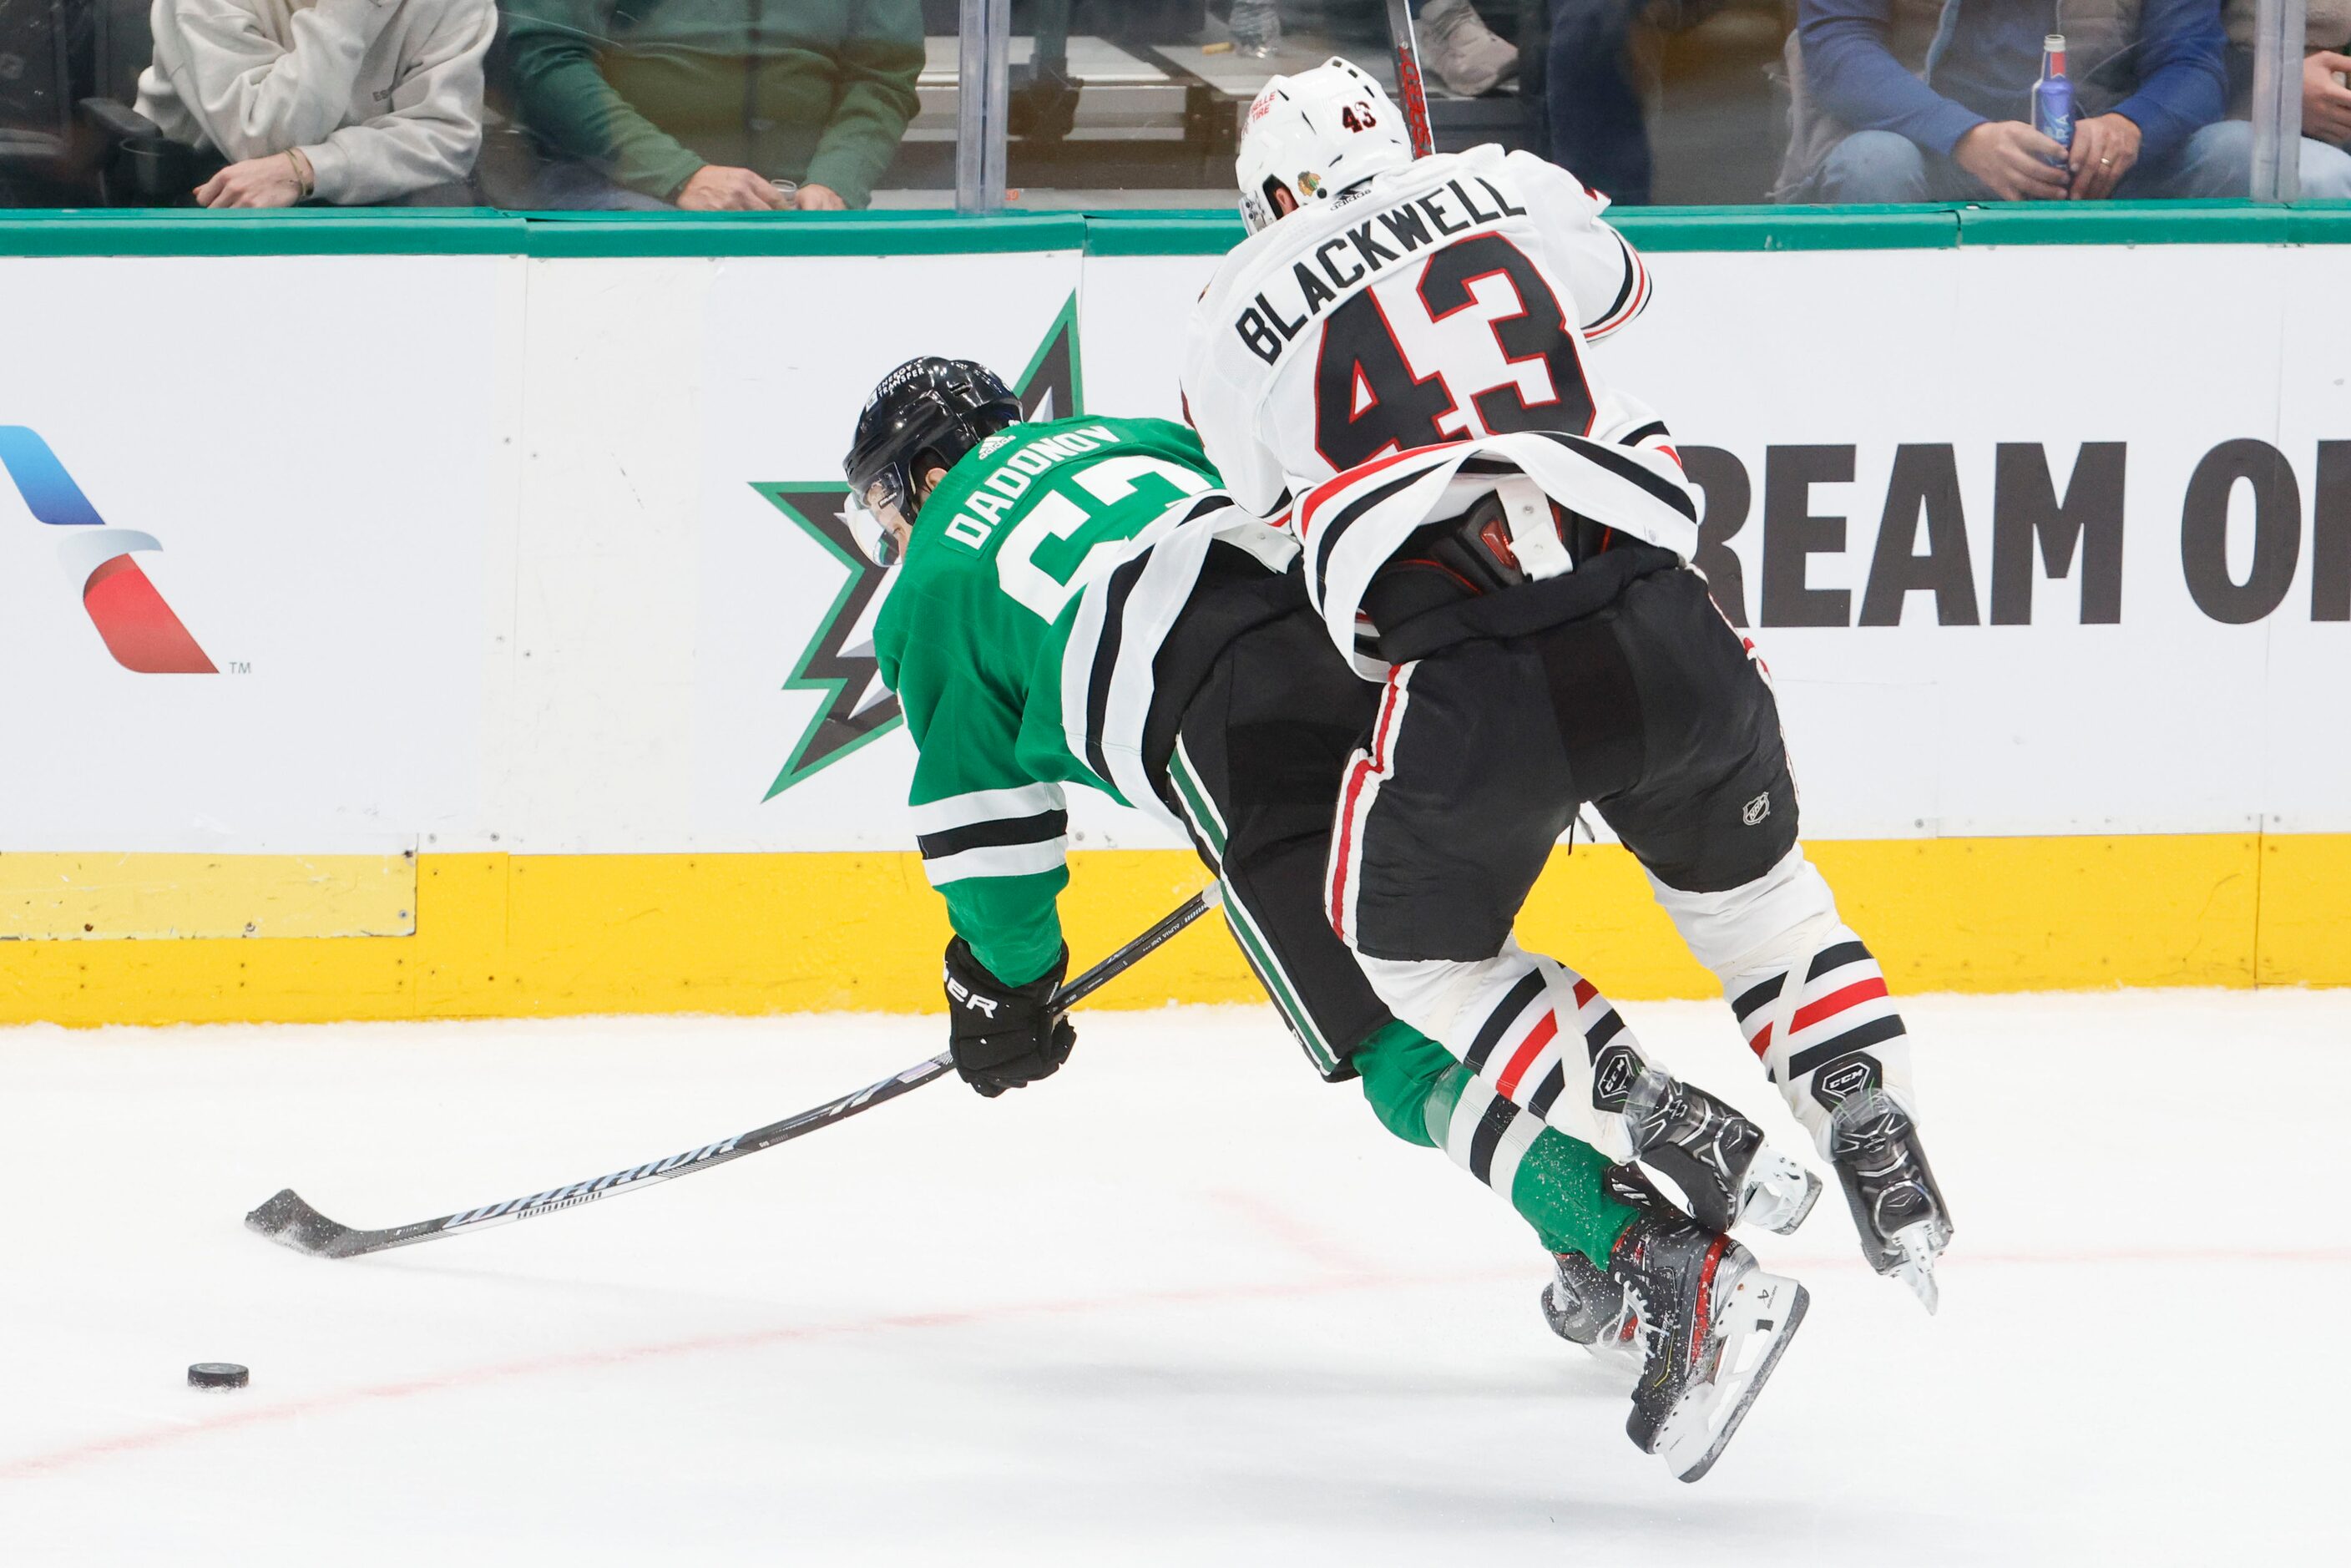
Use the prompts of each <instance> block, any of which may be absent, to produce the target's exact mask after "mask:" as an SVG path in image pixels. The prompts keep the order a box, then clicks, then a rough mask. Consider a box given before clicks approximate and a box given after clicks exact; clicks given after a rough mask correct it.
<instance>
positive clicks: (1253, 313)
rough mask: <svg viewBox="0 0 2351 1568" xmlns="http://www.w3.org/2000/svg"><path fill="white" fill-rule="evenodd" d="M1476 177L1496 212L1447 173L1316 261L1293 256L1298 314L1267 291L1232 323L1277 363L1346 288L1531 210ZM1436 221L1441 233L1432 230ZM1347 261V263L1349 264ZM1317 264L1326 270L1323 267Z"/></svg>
mask: <svg viewBox="0 0 2351 1568" xmlns="http://www.w3.org/2000/svg"><path fill="white" fill-rule="evenodd" d="M1471 183H1474V184H1477V185H1480V186H1482V187H1484V189H1485V192H1486V194H1487V195H1489V196H1490V197H1492V198H1493V200H1494V205H1495V206H1496V207H1497V208H1499V211H1494V212H1489V211H1488V210H1486V209H1485V208H1483V207H1481V206H1479V204H1478V203H1477V201H1476V199H1475V198H1473V197H1472V196H1471V195H1470V194H1469V193H1468V191H1466V190H1464V189H1462V187H1461V182H1460V181H1458V180H1447V182H1446V183H1445V190H1444V191H1431V192H1430V193H1428V194H1426V195H1425V196H1416V197H1415V198H1413V199H1412V200H1411V201H1408V202H1400V203H1398V204H1396V205H1395V206H1393V207H1390V208H1389V209H1388V210H1387V211H1385V212H1383V213H1374V214H1372V215H1371V216H1370V217H1368V218H1365V219H1364V221H1363V222H1362V223H1361V224H1358V225H1355V226H1354V227H1353V228H1351V229H1348V230H1346V231H1345V232H1344V233H1342V234H1336V235H1332V236H1331V237H1330V238H1329V239H1326V240H1324V241H1323V242H1322V244H1321V245H1318V246H1315V247H1314V266H1313V267H1309V266H1307V265H1306V263H1305V262H1304V261H1302V260H1301V261H1295V262H1292V263H1290V277H1291V278H1292V279H1293V280H1295V281H1296V283H1297V285H1298V295H1299V298H1298V303H1297V306H1296V309H1297V312H1298V316H1297V319H1295V320H1292V319H1289V318H1287V317H1285V316H1283V315H1282V313H1281V311H1280V309H1279V308H1277V307H1276V306H1275V305H1274V303H1273V302H1272V301H1271V300H1270V299H1268V298H1266V297H1265V295H1264V294H1263V293H1262V292H1260V293H1259V295H1258V296H1257V298H1256V300H1255V302H1254V303H1252V304H1251V305H1249V307H1247V308H1244V309H1243V310H1242V311H1241V313H1240V315H1239V316H1238V318H1236V319H1234V321H1233V330H1234V331H1236V332H1238V333H1239V334H1240V340H1241V341H1242V342H1244V343H1247V344H1248V345H1249V352H1250V353H1252V354H1255V355H1256V356H1257V357H1258V358H1259V359H1260V360H1263V361H1265V362H1266V363H1267V364H1269V365H1270V364H1273V363H1276V362H1277V361H1280V358H1281V350H1283V349H1284V348H1285V347H1287V346H1288V344H1289V342H1290V340H1291V339H1293V338H1295V337H1297V336H1298V334H1299V333H1301V332H1302V331H1304V330H1305V329H1306V326H1307V323H1308V322H1310V321H1311V320H1312V319H1314V318H1315V317H1317V316H1319V315H1321V314H1322V311H1323V310H1324V309H1325V308H1328V307H1329V306H1331V305H1333V304H1335V303H1337V301H1338V298H1339V291H1340V290H1341V289H1344V288H1349V287H1353V286H1354V285H1355V284H1358V283H1361V282H1362V281H1363V280H1364V278H1366V277H1371V276H1373V275H1374V273H1377V272H1378V271H1379V270H1380V269H1381V268H1382V267H1387V266H1390V265H1392V264H1393V263H1395V262H1398V261H1402V260H1405V258H1407V257H1409V256H1412V255H1413V254H1414V253H1415V252H1416V251H1418V250H1420V249H1422V248H1423V247H1425V246H1434V245H1437V244H1438V243H1439V242H1440V241H1441V240H1446V239H1450V238H1452V237H1453V236H1454V235H1458V234H1466V233H1468V231H1469V230H1470V229H1473V228H1476V227H1477V226H1478V225H1479V224H1490V223H1497V222H1499V221H1500V220H1501V219H1503V218H1506V217H1524V216H1525V215H1526V211H1527V210H1526V208H1524V207H1519V206H1513V205H1511V204H1510V198H1509V197H1507V196H1505V195H1503V194H1502V193H1501V192H1499V191H1498V190H1496V189H1495V188H1494V183H1493V182H1492V181H1491V180H1487V179H1482V178H1479V177H1478V176H1475V175H1472V176H1471ZM1447 191H1450V192H1451V193H1453V198H1454V200H1455V201H1458V203H1460V204H1461V213H1462V214H1466V221H1465V217H1464V216H1461V215H1457V214H1454V213H1452V212H1451V211H1449V210H1448V209H1447V203H1446V199H1445V197H1446V192H1447ZM1432 228H1433V229H1434V230H1435V231H1436V232H1435V233H1434V234H1432V233H1431V232H1430V230H1431V229H1432ZM1380 230H1385V231H1386V233H1387V237H1388V239H1389V240H1390V241H1393V242H1394V243H1395V246H1397V247H1398V248H1396V249H1394V250H1391V249H1390V248H1389V247H1388V246H1387V245H1385V244H1383V243H1382V242H1381V239H1380V236H1379V233H1378V231H1380ZM1334 258H1335V259H1334ZM1342 263H1343V264H1344V267H1345V270H1342ZM1316 267H1320V268H1321V269H1322V270H1321V271H1320V272H1319V273H1318V272H1317V271H1316V270H1315V268H1316ZM1326 277H1327V278H1328V279H1329V280H1330V281H1329V282H1327V283H1326V282H1324V281H1323V279H1324V278H1326Z"/></svg>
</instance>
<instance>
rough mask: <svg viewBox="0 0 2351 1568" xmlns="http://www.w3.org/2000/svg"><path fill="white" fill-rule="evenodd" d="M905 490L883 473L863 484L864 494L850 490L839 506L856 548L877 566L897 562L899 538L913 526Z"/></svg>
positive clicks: (891, 475)
mask: <svg viewBox="0 0 2351 1568" xmlns="http://www.w3.org/2000/svg"><path fill="white" fill-rule="evenodd" d="M904 499H905V492H904V488H903V486H901V485H900V484H899V482H898V479H897V476H896V475H895V474H894V473H893V474H885V475H883V476H882V477H881V478H879V479H876V480H874V481H873V482H872V484H871V485H868V486H866V487H865V494H864V495H862V496H860V495H858V494H857V493H856V492H854V491H852V492H851V493H850V496H849V498H848V500H847V501H846V502H845V503H844V504H843V505H842V507H841V521H842V522H844V523H846V524H847V525H848V527H849V534H850V537H851V538H853V539H855V540H856V541H857V548H858V549H859V550H860V551H861V552H862V554H863V555H864V557H865V559H868V560H870V561H872V563H873V564H874V565H876V566H881V567H890V566H895V565H897V564H898V558H899V556H900V554H901V553H902V551H901V549H900V546H899V540H900V539H902V538H904V537H905V534H906V532H907V531H908V529H909V528H911V527H912V523H911V521H910V519H908V517H907V516H906V511H905V506H904Z"/></svg>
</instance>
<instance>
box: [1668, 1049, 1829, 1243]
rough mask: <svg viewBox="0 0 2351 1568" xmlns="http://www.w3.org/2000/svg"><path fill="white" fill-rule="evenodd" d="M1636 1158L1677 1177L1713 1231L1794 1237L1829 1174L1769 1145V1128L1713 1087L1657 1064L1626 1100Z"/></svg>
mask: <svg viewBox="0 0 2351 1568" xmlns="http://www.w3.org/2000/svg"><path fill="white" fill-rule="evenodd" d="M1625 1128H1626V1130H1627V1131H1629V1132H1630V1133H1631V1134H1632V1135H1633V1148H1634V1157H1635V1158H1636V1159H1639V1160H1641V1161H1643V1162H1645V1163H1646V1164H1648V1165H1651V1166H1656V1169H1657V1170H1658V1171H1659V1172H1661V1173H1662V1174H1664V1175H1665V1176H1669V1177H1671V1178H1672V1179H1673V1181H1674V1183H1675V1184H1676V1185H1677V1186H1679V1187H1680V1188H1681V1189H1682V1191H1683V1193H1684V1194H1685V1195H1687V1198H1688V1201H1689V1210H1690V1214H1691V1215H1692V1216H1693V1217H1694V1218H1697V1219H1698V1222H1699V1223H1700V1224H1702V1225H1704V1226H1706V1227H1707V1228H1708V1229H1709V1230H1728V1229H1729V1228H1731V1227H1732V1226H1734V1225H1739V1224H1742V1223H1744V1224H1751V1225H1760V1226H1761V1227H1762V1228H1764V1229H1766V1230H1770V1231H1773V1232H1775V1233H1777V1234H1779V1235H1782V1236H1786V1235H1788V1234H1790V1233H1791V1232H1792V1231H1793V1230H1794V1229H1795V1228H1796V1227H1798V1226H1799V1225H1802V1223H1803V1222H1804V1217H1805V1216H1806V1215H1808V1214H1810V1213H1812V1211H1813V1204H1814V1203H1817V1202H1818V1201H1819V1200H1820V1196H1821V1178H1820V1177H1818V1176H1814V1175H1813V1173H1812V1172H1811V1171H1809V1170H1806V1169H1805V1168H1804V1167H1803V1166H1801V1165H1798V1164H1797V1163H1796V1162H1795V1161H1794V1160H1792V1159H1790V1158H1789V1157H1788V1156H1787V1155H1783V1154H1782V1153H1780V1152H1779V1151H1778V1150H1776V1149H1771V1148H1766V1147H1765V1146H1764V1145H1763V1130H1762V1129H1761V1128H1760V1127H1758V1126H1757V1125H1756V1124H1754V1123H1752V1122H1750V1121H1749V1120H1748V1119H1747V1118H1746V1117H1744V1116H1742V1115H1740V1113H1738V1112H1737V1111H1735V1110H1733V1109H1732V1108H1731V1107H1730V1106H1729V1105H1727V1104H1725V1103H1722V1102H1721V1101H1719V1100H1718V1099H1716V1098H1715V1097H1714V1096H1713V1095H1711V1094H1709V1093H1708V1092H1706V1091H1705V1090H1703V1089H1699V1088H1696V1087H1694V1086H1693V1085H1690V1084H1687V1083H1684V1082H1681V1081H1680V1080H1678V1079H1675V1078H1669V1077H1667V1075H1666V1074H1665V1073H1662V1072H1660V1071H1657V1070H1656V1068H1654V1067H1653V1068H1650V1069H1648V1070H1647V1071H1645V1072H1643V1073H1642V1074H1641V1076H1640V1077H1639V1078H1637V1079H1635V1081H1634V1083H1633V1088H1632V1091H1631V1092H1630V1093H1628V1094H1627V1095H1626V1097H1625Z"/></svg>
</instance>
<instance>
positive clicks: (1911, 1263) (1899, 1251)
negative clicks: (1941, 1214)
mask: <svg viewBox="0 0 2351 1568" xmlns="http://www.w3.org/2000/svg"><path fill="white" fill-rule="evenodd" d="M1950 1239H1951V1232H1950V1229H1949V1227H1947V1226H1944V1225H1943V1224H1941V1223H1940V1222H1938V1221H1936V1220H1931V1219H1922V1220H1920V1221H1919V1222H1918V1223H1917V1224H1916V1225H1906V1226H1904V1227H1903V1228H1901V1229H1899V1230H1897V1231H1896V1232H1895V1233H1894V1236H1893V1239H1892V1240H1891V1242H1890V1243H1889V1244H1890V1245H1891V1246H1892V1247H1893V1249H1894V1251H1895V1260H1894V1267H1892V1268H1891V1269H1888V1270H1886V1272H1887V1273H1889V1274H1891V1275H1893V1276H1894V1278H1896V1279H1897V1280H1899V1281H1902V1282H1903V1283H1904V1284H1906V1285H1907V1286H1909V1287H1910V1293H1911V1294H1912V1295H1914V1296H1916V1297H1917V1298H1918V1304H1919V1305H1920V1306H1922V1307H1924V1308H1926V1309H1927V1315H1928V1317H1930V1318H1931V1317H1933V1316H1934V1315H1935V1309H1936V1308H1938V1307H1939V1306H1941V1305H1942V1304H1943V1291H1942V1287H1941V1286H1939V1285H1938V1284H1937V1283H1936V1282H1935V1260H1936V1259H1937V1258H1938V1257H1940V1256H1941V1255H1942V1251H1943V1249H1944V1248H1945V1247H1946V1246H1948V1245H1949V1243H1950Z"/></svg>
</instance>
